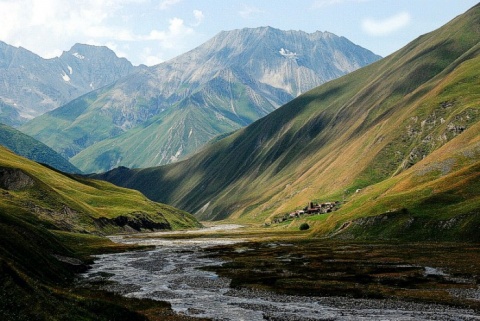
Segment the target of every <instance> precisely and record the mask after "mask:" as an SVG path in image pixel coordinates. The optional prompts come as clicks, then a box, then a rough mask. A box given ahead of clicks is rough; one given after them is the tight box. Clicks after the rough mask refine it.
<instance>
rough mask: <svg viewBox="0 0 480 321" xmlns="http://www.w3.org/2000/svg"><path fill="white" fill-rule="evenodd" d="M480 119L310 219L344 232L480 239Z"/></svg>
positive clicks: (332, 232) (318, 228)
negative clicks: (410, 164)
mask: <svg viewBox="0 0 480 321" xmlns="http://www.w3.org/2000/svg"><path fill="white" fill-rule="evenodd" d="M479 132H480V123H476V124H475V125H474V126H472V127H471V128H470V129H469V130H467V131H466V132H464V133H463V134H462V135H460V136H459V137H457V138H455V139H453V140H452V141H450V142H449V143H447V144H445V145H444V146H442V147H441V148H439V149H438V150H436V151H434V152H433V153H432V154H430V155H429V156H428V157H426V158H425V159H424V160H422V161H421V162H419V163H418V164H416V165H415V166H413V167H411V168H410V169H408V170H406V171H405V172H403V173H401V174H399V175H397V176H395V177H392V178H390V179H387V180H385V181H383V182H380V183H378V184H375V185H372V186H369V187H367V188H365V189H363V190H361V191H359V192H357V193H355V194H353V195H351V196H349V197H348V198H347V202H346V203H345V204H344V205H343V206H342V208H341V210H340V211H338V212H335V213H332V214H329V215H325V216H322V217H312V218H309V219H308V222H309V223H310V224H311V225H312V226H315V228H314V234H315V235H322V236H336V237H338V238H346V239H349V238H356V239H358V238H377V239H381V238H388V239H391V238H397V239H406V240H412V241H418V240H425V239H428V240H460V241H477V242H478V241H480V234H479V233H478V231H479V228H480V136H479V135H478V133H479Z"/></svg>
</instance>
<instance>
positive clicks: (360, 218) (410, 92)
mask: <svg viewBox="0 0 480 321" xmlns="http://www.w3.org/2000/svg"><path fill="white" fill-rule="evenodd" d="M479 53H480V5H477V6H475V7H474V8H472V9H471V10H469V11H467V12H466V13H465V14H463V15H461V16H459V17H457V18H455V19H454V20H452V21H451V22H449V23H448V24H446V25H445V26H443V27H442V28H440V29H438V30H436V31H434V32H431V33H429V34H426V35H423V36H421V37H419V38H417V39H415V40H414V41H412V42H411V43H409V44H408V45H407V46H405V47H404V48H402V49H401V50H399V51H397V52H395V53H394V54H392V55H390V56H388V57H386V58H384V59H382V60H380V61H378V62H375V63H373V64H371V65H369V66H367V67H364V68H361V69H360V70H357V71H354V72H352V73H350V74H348V75H346V76H343V77H341V78H339V79H337V80H333V81H330V82H328V83H326V84H324V85H322V86H320V87H317V88H315V89H313V90H311V91H309V92H307V93H304V94H302V95H301V96H299V97H298V98H296V99H294V100H293V101H291V102H289V103H287V104H286V105H284V106H282V107H281V108H278V109H277V110H275V111H274V112H272V113H270V114H269V115H267V116H265V117H263V118H262V119H260V120H258V121H256V122H254V123H253V124H251V125H250V126H248V127H246V128H244V129H241V130H238V131H236V132H235V133H233V134H231V135H229V136H227V137H225V138H224V139H222V140H219V141H218V142H216V143H214V144H211V145H209V146H208V147H206V148H205V149H204V150H202V151H200V152H199V153H197V154H195V155H194V156H192V157H190V158H189V159H187V160H185V161H181V162H177V163H175V164H170V165H167V166H161V167H153V168H147V169H136V170H130V169H128V168H125V167H119V168H117V169H114V170H112V171H110V172H107V173H105V174H102V175H98V176H96V177H98V178H102V179H106V180H108V181H110V182H113V183H115V184H118V185H120V186H126V187H129V188H134V189H138V190H140V191H142V192H143V193H145V195H147V196H148V197H149V198H151V199H154V200H157V201H162V202H165V203H168V204H172V205H174V206H177V207H179V208H182V209H184V210H186V211H189V212H191V213H195V215H196V216H197V217H198V218H199V219H202V220H220V219H230V220H235V221H236V222H242V221H244V222H265V223H267V224H270V222H273V221H274V219H275V218H276V217H278V216H282V215H285V213H289V212H291V211H294V210H296V209H301V208H303V207H305V206H306V205H307V204H308V203H309V202H311V201H318V202H326V201H339V202H340V203H341V204H342V206H341V208H340V210H338V211H337V212H334V213H332V214H328V215H323V216H319V217H316V218H315V217H314V218H311V219H310V220H308V222H309V223H311V224H312V225H315V224H316V225H318V227H317V228H316V229H314V231H316V233H317V234H318V235H323V236H326V235H339V237H341V236H342V235H343V236H344V237H366V236H367V235H368V236H369V237H372V236H373V237H386V238H402V239H414V240H420V239H421V240H424V239H456V240H458V239H462V240H476V241H478V240H479V238H478V235H479V234H478V228H479V226H480V212H479V209H480V199H479V195H480V186H479V185H478V182H480V179H479V178H480V177H479V173H480V162H479V159H480V157H479V156H480V142H479V140H480V135H479V133H480V127H479V126H480V122H479V120H480V109H479V106H480V97H479V95H478V93H479V92H480V87H479V84H480V82H479V78H480V72H479V71H480V55H479ZM342 201H345V203H343V202H342ZM292 224H295V223H292Z"/></svg>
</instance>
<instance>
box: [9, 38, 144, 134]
mask: <svg viewBox="0 0 480 321" xmlns="http://www.w3.org/2000/svg"><path fill="white" fill-rule="evenodd" d="M135 69H136V68H135V67H134V66H133V65H132V64H131V63H130V62H129V61H128V60H126V59H125V58H118V57H117V56H116V54H115V53H114V52H113V51H112V50H110V49H108V48H107V47H97V46H90V45H82V44H75V45H74V46H73V47H72V48H71V49H70V50H69V51H65V52H63V53H62V55H61V56H60V57H56V58H52V59H43V58H42V57H40V56H38V55H36V54H34V53H32V52H30V51H28V50H27V49H25V48H22V47H20V48H17V47H14V46H10V45H8V44H6V43H4V42H1V41H0V122H2V123H5V124H7V125H11V126H19V125H21V124H23V123H25V122H26V121H27V120H30V119H32V118H34V117H37V116H39V115H41V114H43V113H45V112H47V111H50V110H53V109H55V108H57V107H59V106H61V105H63V104H66V103H68V102H69V101H71V100H72V99H74V98H77V97H79V96H81V95H83V94H86V93H87V92H89V91H92V90H94V89H98V88H101V87H103V86H105V85H108V84H111V83H112V82H114V81H116V80H118V79H120V78H122V77H124V76H126V75H128V74H129V73H131V72H132V71H134V70H135Z"/></svg>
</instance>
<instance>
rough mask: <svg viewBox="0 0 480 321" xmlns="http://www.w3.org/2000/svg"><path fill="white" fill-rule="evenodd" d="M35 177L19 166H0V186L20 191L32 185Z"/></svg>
mask: <svg viewBox="0 0 480 321" xmlns="http://www.w3.org/2000/svg"><path fill="white" fill-rule="evenodd" d="M34 184H35V181H34V180H33V178H31V177H30V176H28V175H27V174H25V173H24V172H23V171H22V170H20V169H17V168H8V167H0V188H3V189H6V190H11V191H18V190H22V189H25V188H29V187H32V186H33V185H34Z"/></svg>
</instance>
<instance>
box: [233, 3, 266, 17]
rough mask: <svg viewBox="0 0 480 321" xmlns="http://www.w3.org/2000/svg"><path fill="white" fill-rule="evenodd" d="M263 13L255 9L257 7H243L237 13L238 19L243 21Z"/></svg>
mask: <svg viewBox="0 0 480 321" xmlns="http://www.w3.org/2000/svg"><path fill="white" fill-rule="evenodd" d="M263 12H264V11H263V10H261V9H259V8H257V7H252V6H247V5H245V6H243V9H242V10H240V11H239V12H238V14H239V15H240V17H242V18H243V19H250V18H251V17H252V16H253V15H256V14H258V13H263Z"/></svg>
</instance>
